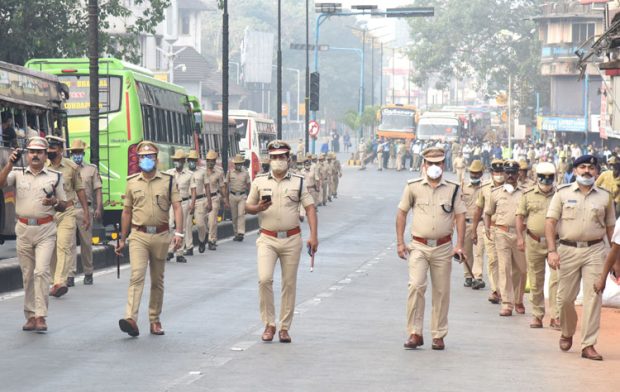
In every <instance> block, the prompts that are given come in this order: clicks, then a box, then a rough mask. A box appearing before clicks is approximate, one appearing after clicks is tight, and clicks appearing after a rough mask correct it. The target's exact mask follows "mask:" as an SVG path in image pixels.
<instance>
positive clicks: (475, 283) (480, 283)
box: [471, 279, 486, 290]
mask: <svg viewBox="0 0 620 392" xmlns="http://www.w3.org/2000/svg"><path fill="white" fill-rule="evenodd" d="M485 287H486V284H485V283H484V280H482V279H476V280H474V281H473V282H472V284H471V288H472V289H474V290H480V289H483V288H485Z"/></svg>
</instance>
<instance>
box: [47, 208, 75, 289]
mask: <svg viewBox="0 0 620 392" xmlns="http://www.w3.org/2000/svg"><path fill="white" fill-rule="evenodd" d="M54 221H55V222H56V227H57V230H56V251H55V252H54V253H53V254H52V262H51V270H52V276H53V277H54V279H53V283H54V284H63V285H64V284H66V283H67V277H68V276H69V271H70V270H71V268H72V267H73V250H74V249H75V247H76V246H77V245H76V243H75V230H77V225H76V220H75V207H70V208H68V209H67V210H65V211H64V212H58V213H56V215H55V216H54Z"/></svg>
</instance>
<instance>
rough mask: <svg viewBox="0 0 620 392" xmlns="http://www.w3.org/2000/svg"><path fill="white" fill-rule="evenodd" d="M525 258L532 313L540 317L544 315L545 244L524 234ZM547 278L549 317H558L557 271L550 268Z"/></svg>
mask: <svg viewBox="0 0 620 392" xmlns="http://www.w3.org/2000/svg"><path fill="white" fill-rule="evenodd" d="M525 259H526V260H527V275H528V279H529V281H530V302H531V303H532V315H533V316H534V317H538V318H540V319H542V318H543V317H544V316H545V268H546V266H547V245H546V244H544V243H543V244H541V243H540V242H538V241H536V240H534V239H532V237H530V236H529V235H528V234H525ZM550 272H551V275H550V279H549V307H551V311H550V313H551V318H558V317H560V310H559V308H558V306H557V294H558V271H557V270H553V269H552V270H551V271H550Z"/></svg>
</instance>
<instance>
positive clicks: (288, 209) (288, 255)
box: [245, 140, 319, 343]
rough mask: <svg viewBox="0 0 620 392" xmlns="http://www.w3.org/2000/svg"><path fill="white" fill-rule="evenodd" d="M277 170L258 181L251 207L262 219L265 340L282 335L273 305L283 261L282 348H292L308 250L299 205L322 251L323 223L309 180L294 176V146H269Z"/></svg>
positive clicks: (315, 244)
mask: <svg viewBox="0 0 620 392" xmlns="http://www.w3.org/2000/svg"><path fill="white" fill-rule="evenodd" d="M267 149H268V151H269V157H270V163H269V164H270V167H271V170H270V172H269V173H268V174H259V175H258V176H257V177H256V178H255V179H254V182H252V185H251V188H250V194H249V196H248V200H247V203H246V206H245V208H246V211H247V212H248V213H249V214H258V220H259V225H260V236H259V237H258V240H256V248H257V253H258V255H257V259H258V260H257V263H258V284H259V287H258V295H259V301H260V315H261V319H262V321H263V323H265V331H264V332H263V335H262V340H263V341H265V342H270V341H272V340H273V338H274V335H275V333H276V315H275V307H274V300H273V272H274V269H275V266H276V262H277V261H278V260H280V266H281V269H282V300H281V308H280V333H279V336H278V337H279V340H280V342H282V343H290V342H291V337H290V335H289V333H288V330H289V328H290V326H291V323H292V321H293V313H294V311H295V294H296V290H297V269H298V266H299V258H300V256H301V250H302V238H301V228H300V227H299V206H300V204H301V205H302V206H303V207H304V208H305V210H306V215H307V216H308V225H309V226H310V239H309V240H308V241H307V246H309V247H310V251H311V253H312V254H314V252H316V250H317V247H318V244H319V241H318V239H317V218H316V209H315V206H314V200H313V198H312V196H311V195H310V194H309V193H308V191H307V189H306V185H305V184H304V178H303V176H300V175H296V174H291V173H290V172H289V171H288V167H289V159H290V158H289V157H290V151H291V147H290V146H289V145H288V144H287V143H285V142H283V141H279V140H274V141H272V142H270V143H269V145H268V146H267Z"/></svg>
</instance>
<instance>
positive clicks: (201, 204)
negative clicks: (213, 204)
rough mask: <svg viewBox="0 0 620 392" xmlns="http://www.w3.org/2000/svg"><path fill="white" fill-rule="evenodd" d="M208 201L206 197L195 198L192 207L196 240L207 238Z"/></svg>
mask: <svg viewBox="0 0 620 392" xmlns="http://www.w3.org/2000/svg"><path fill="white" fill-rule="evenodd" d="M208 206H209V202H208V200H207V198H206V197H203V198H202V199H198V200H196V208H195V209H194V222H195V223H196V227H197V228H198V241H206V240H207V207H208Z"/></svg>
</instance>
